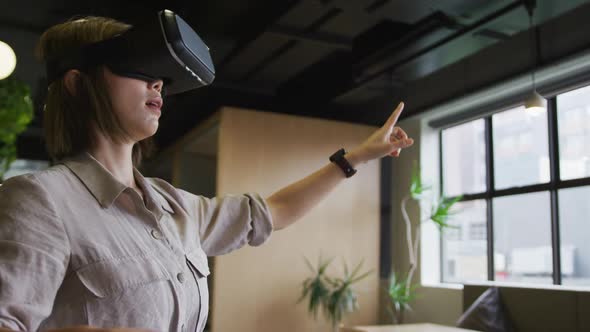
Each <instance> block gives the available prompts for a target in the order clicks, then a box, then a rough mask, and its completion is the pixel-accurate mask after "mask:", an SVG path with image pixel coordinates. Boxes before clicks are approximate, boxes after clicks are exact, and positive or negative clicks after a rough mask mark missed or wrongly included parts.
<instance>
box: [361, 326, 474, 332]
mask: <svg viewBox="0 0 590 332" xmlns="http://www.w3.org/2000/svg"><path fill="white" fill-rule="evenodd" d="M354 332H477V331H475V330H467V329H461V328H458V327H450V326H445V325H439V324H401V325H378V326H355V327H354Z"/></svg>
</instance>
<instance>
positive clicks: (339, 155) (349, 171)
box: [330, 149, 356, 178]
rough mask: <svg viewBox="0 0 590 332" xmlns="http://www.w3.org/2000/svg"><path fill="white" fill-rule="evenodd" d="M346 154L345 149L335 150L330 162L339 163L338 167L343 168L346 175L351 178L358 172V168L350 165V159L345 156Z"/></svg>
mask: <svg viewBox="0 0 590 332" xmlns="http://www.w3.org/2000/svg"><path fill="white" fill-rule="evenodd" d="M345 154H346V151H345V150H344V149H340V150H338V151H336V152H334V154H333V155H331V156H330V162H333V163H335V164H336V165H338V167H340V169H342V171H343V172H344V175H346V177H347V178H349V177H351V176H353V175H354V174H355V173H356V169H354V168H353V167H352V165H350V163H349V162H348V160H346V158H344V155H345Z"/></svg>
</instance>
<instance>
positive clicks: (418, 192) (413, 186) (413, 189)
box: [410, 161, 431, 200]
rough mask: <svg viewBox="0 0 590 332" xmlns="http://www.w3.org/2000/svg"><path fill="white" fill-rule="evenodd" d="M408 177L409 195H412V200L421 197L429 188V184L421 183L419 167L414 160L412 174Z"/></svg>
mask: <svg viewBox="0 0 590 332" xmlns="http://www.w3.org/2000/svg"><path fill="white" fill-rule="evenodd" d="M410 179H411V180H410V197H412V199H414V200H419V199H421V198H422V197H423V195H424V193H425V192H426V191H428V190H430V189H431V186H426V185H423V184H422V177H421V176H420V168H419V167H418V163H417V162H416V161H414V165H413V166H412V175H411V178H410Z"/></svg>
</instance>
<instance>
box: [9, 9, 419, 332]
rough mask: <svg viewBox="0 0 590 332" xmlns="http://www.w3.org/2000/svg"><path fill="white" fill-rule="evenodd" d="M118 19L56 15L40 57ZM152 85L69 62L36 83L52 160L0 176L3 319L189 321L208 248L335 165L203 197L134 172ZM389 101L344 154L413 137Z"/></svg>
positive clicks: (315, 190) (103, 33) (257, 229)
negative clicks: (386, 111) (389, 110)
mask: <svg viewBox="0 0 590 332" xmlns="http://www.w3.org/2000/svg"><path fill="white" fill-rule="evenodd" d="M128 28H129V26H127V25H125V24H123V23H120V22H117V21H114V20H112V19H107V18H100V17H88V18H84V19H79V20H75V21H69V22H66V23H63V24H60V25H57V26H54V27H52V28H50V29H49V30H48V31H46V32H45V33H44V34H43V36H42V37H41V40H40V43H39V49H38V50H39V54H40V56H41V58H42V59H43V60H47V59H50V58H52V57H54V56H56V55H59V54H63V53H65V52H69V51H73V50H76V49H77V48H79V47H81V46H82V45H85V44H88V43H93V42H97V41H100V40H104V39H107V38H110V37H113V36H115V35H117V34H119V33H122V32H124V31H126V30H127V29H128ZM162 88H163V82H162V80H159V79H155V80H150V79H146V80H141V79H137V78H132V77H124V76H120V75H117V74H114V73H113V72H112V71H111V70H110V69H109V68H108V67H106V66H97V67H94V68H84V69H71V70H68V71H67V72H66V73H64V75H63V76H62V77H61V78H60V79H58V80H56V81H55V82H53V83H51V84H50V85H49V89H48V96H47V100H46V109H45V122H44V124H45V127H46V128H45V129H46V141H47V147H48V151H49V153H50V155H51V156H52V158H54V159H55V160H57V161H58V163H57V164H56V165H55V166H53V167H51V168H50V169H48V170H46V171H43V172H39V173H35V174H29V175H24V176H20V177H16V178H12V179H9V180H7V181H5V183H4V185H3V186H2V187H1V188H0V328H3V329H2V331H36V330H47V329H54V330H53V331H62V332H79V331H119V330H121V331H123V330H124V331H147V330H152V331H202V330H203V328H204V326H205V321H206V319H207V312H208V308H207V304H208V294H207V284H206V276H207V275H208V274H209V269H208V265H207V256H215V255H221V254H224V253H227V252H230V251H232V250H236V249H238V248H240V247H242V246H243V245H245V244H249V245H260V244H262V243H263V242H264V241H265V240H266V239H267V238H268V236H269V235H270V233H271V232H272V231H273V230H279V229H282V228H285V227H286V226H288V225H290V224H291V223H293V222H294V221H296V220H297V219H299V218H300V217H301V216H302V215H304V214H305V213H306V212H307V211H309V210H310V209H311V208H312V207H314V206H315V205H317V204H318V202H319V201H320V200H321V199H322V198H324V197H325V196H326V195H327V194H328V193H329V192H330V191H332V190H333V189H334V188H335V187H336V186H337V185H338V184H339V183H340V182H342V181H343V180H344V179H345V178H346V177H345V173H344V172H343V169H341V168H340V167H339V166H337V165H336V164H335V163H328V164H327V165H326V166H324V167H322V168H321V169H319V170H318V171H316V172H315V173H313V174H311V175H309V176H307V177H306V178H304V179H302V180H300V181H298V182H296V183H294V184H291V185H289V186H287V187H286V188H283V189H281V190H279V191H277V192H276V193H274V194H272V195H271V196H270V197H267V198H262V197H260V196H259V195H257V194H254V193H250V194H244V195H239V196H225V197H221V198H214V199H207V198H204V197H201V196H196V195H193V194H191V193H188V192H185V191H183V190H180V189H176V188H174V187H172V186H171V185H170V184H168V183H167V182H165V181H162V180H159V179H148V178H144V177H143V176H142V175H141V173H139V171H137V169H136V168H135V167H134V166H137V165H138V163H139V162H140V160H141V157H142V154H144V153H146V151H147V150H146V149H148V148H149V138H150V137H151V136H153V135H154V134H155V133H156V130H157V129H158V120H159V117H160V113H161V107H162V102H163V101H162V97H161V92H162ZM402 109H403V104H402V103H400V105H399V106H398V107H397V108H396V110H395V111H394V112H393V114H392V115H391V116H390V118H389V119H388V120H387V122H386V123H385V124H384V126H383V127H381V128H380V129H378V130H377V131H376V132H375V133H374V134H373V135H371V136H370V137H369V138H368V139H367V140H366V141H365V142H364V143H363V144H361V145H360V146H359V147H357V148H356V149H354V150H353V151H351V152H350V153H348V154H346V156H345V158H346V159H347V160H348V162H349V163H350V164H351V165H352V167H354V168H357V167H359V166H361V165H362V164H364V163H366V162H368V161H370V160H373V159H377V158H381V157H384V156H387V155H391V156H394V157H397V156H399V154H400V151H401V149H403V148H406V147H409V146H411V145H412V144H413V140H412V139H411V138H408V136H407V135H406V133H405V132H404V131H403V130H402V129H401V128H398V127H394V126H395V123H396V121H397V119H398V117H399V115H400V113H401V111H402ZM99 327H100V328H99ZM125 328H133V329H125Z"/></svg>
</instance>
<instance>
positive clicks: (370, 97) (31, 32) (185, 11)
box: [0, 0, 587, 158]
mask: <svg viewBox="0 0 590 332" xmlns="http://www.w3.org/2000/svg"><path fill="white" fill-rule="evenodd" d="M586 2H587V1H582V0H568V1H557V0H553V1H551V0H544V1H538V2H537V10H536V12H535V24H543V22H545V21H548V20H551V19H553V18H556V17H558V16H560V15H562V14H564V13H566V12H569V11H571V10H573V9H575V8H577V7H579V6H581V5H584V4H585V3H586ZM163 8H167V9H170V10H173V11H175V12H176V13H178V14H179V15H180V16H181V17H183V18H184V19H185V20H186V21H187V22H188V23H189V24H191V25H192V26H193V27H194V29H195V30H196V31H197V32H198V33H199V35H200V36H201V37H202V38H203V40H204V41H205V42H206V43H207V44H208V45H209V47H210V49H211V52H212V57H213V59H214V62H215V65H216V71H217V77H216V79H215V82H214V83H213V84H212V85H211V86H208V87H205V88H201V89H198V90H195V91H191V92H187V93H184V94H181V95H177V96H173V97H170V98H168V100H167V103H166V106H165V109H164V112H163V116H162V119H161V126H160V131H159V132H158V134H157V136H156V140H157V143H158V145H159V146H160V147H166V146H168V145H170V144H171V143H173V142H174V141H175V140H177V139H178V138H179V137H180V136H182V135H183V134H184V133H186V132H187V131H188V130H190V129H191V128H192V127H194V126H195V125H196V124H198V123H199V122H201V121H203V120H204V119H205V118H206V117H208V116H209V115H210V114H211V113H212V112H214V111H215V110H216V109H218V108H219V107H220V106H221V105H231V106H240V107H247V108H256V109H260V110H264V111H272V112H283V113H289V114H298V115H305V116H313V117H320V118H329V119H337V120H342V121H351V122H357V123H366V124H372V125H378V124H380V123H381V121H383V120H384V119H385V118H386V117H387V114H388V113H389V112H390V110H391V108H390V107H391V106H392V105H394V104H395V103H397V102H398V101H399V99H400V98H404V93H408V92H407V91H406V90H404V87H406V86H408V85H409V84H411V83H413V82H417V81H420V80H423V79H425V78H427V77H428V76H429V75H432V74H434V73H436V72H438V71H441V70H442V69H444V68H447V67H449V66H452V65H453V64H456V63H458V62H461V61H464V60H465V59H466V58H468V57H470V56H472V55H474V54H477V53H478V52H481V51H482V50H484V49H486V48H488V47H490V46H492V45H494V44H496V43H499V42H503V41H505V40H507V39H510V38H512V36H514V35H516V34H518V33H519V32H522V31H524V30H527V29H528V25H529V23H528V22H529V21H528V16H527V12H526V10H525V7H524V6H523V4H522V1H499V0H498V1H492V0H442V1H441V0H438V1H437V0H412V1H410V0H282V1H278V0H256V1H254V0H249V1H238V0H216V1H179V0H176V1H166V2H162V1H158V2H156V1H121V0H117V1H115V0H102V1H96V2H95V1H92V2H89V1H87V2H84V1H73V0H61V1H49V0H47V1H33V0H20V1H6V0H2V11H1V12H0V32H2V31H4V32H5V35H6V33H8V34H18V33H19V31H20V32H24V33H26V35H27V36H29V37H27V38H34V37H38V36H39V35H40V33H41V32H42V31H44V30H45V29H46V28H47V27H49V26H51V25H53V24H56V23H59V22H62V21H64V20H66V19H68V18H71V17H73V16H78V15H82V16H84V15H101V16H110V17H114V18H116V19H119V20H122V21H125V22H128V23H132V24H133V23H136V22H139V21H140V20H141V19H142V18H143V17H145V16H146V15H153V14H154V13H155V12H156V11H157V10H160V9H163ZM23 38H25V37H23ZM0 39H2V34H0ZM29 44H30V43H29ZM29 44H27V45H29ZM27 47H28V46H27ZM15 50H16V52H17V56H19V63H18V66H17V70H16V73H15V76H17V77H22V78H23V79H24V80H26V81H28V82H29V83H30V84H31V85H32V86H33V87H34V91H35V96H36V98H35V99H36V103H37V107H36V108H37V113H38V114H37V118H36V120H35V122H34V124H33V126H32V127H31V129H30V130H29V131H28V134H27V135H24V137H23V138H22V139H21V140H20V143H19V148H20V154H21V155H22V156H27V157H29V158H44V156H45V155H44V152H43V144H42V139H41V137H40V130H39V128H40V127H41V120H40V119H41V114H40V111H39V110H40V109H41V107H40V106H39V105H40V104H41V102H40V101H41V100H42V98H43V91H44V81H43V76H44V73H43V70H42V69H43V67H40V65H39V64H33V63H32V61H33V60H32V57H30V56H29V57H26V56H23V57H20V55H19V54H18V53H19V51H20V52H32V49H31V48H29V49H26V48H25V49H21V50H19V49H18V48H15ZM23 59H24V60H23ZM400 91H404V93H401V92H400ZM383 100H386V102H385V103H383V102H382V101H383ZM375 101H381V102H380V103H375ZM375 105H380V106H375ZM427 106H428V104H427V103H426V105H422V108H423V109H424V108H426V107H427ZM418 111H419V110H417V109H416V110H409V111H408V112H406V114H405V116H409V115H412V114H413V113H415V112H418Z"/></svg>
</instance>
